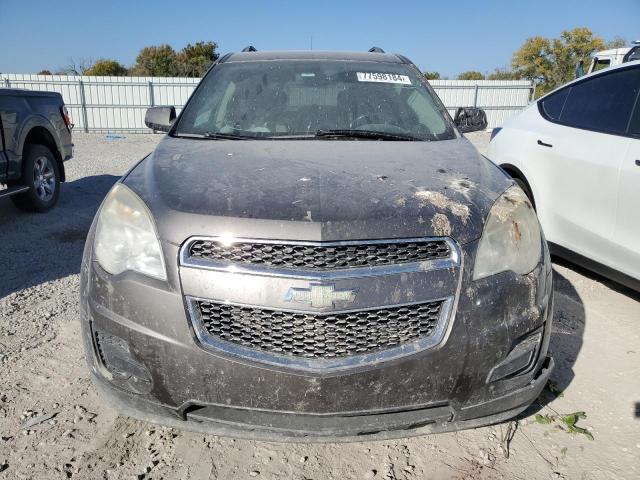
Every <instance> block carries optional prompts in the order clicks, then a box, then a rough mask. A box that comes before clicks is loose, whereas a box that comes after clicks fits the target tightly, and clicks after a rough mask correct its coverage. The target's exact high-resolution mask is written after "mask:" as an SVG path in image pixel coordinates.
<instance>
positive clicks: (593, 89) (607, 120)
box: [560, 68, 640, 134]
mask: <svg viewBox="0 0 640 480" xmlns="http://www.w3.org/2000/svg"><path fill="white" fill-rule="evenodd" d="M639 90H640V68H633V69H625V70H620V71H617V72H611V73H608V74H604V75H601V76H598V77H595V78H592V79H589V80H586V81H584V82H581V83H577V84H575V85H573V86H572V87H571V89H569V96H568V97H567V100H566V102H565V104H564V108H563V109H562V113H561V115H560V123H563V124H565V125H568V126H570V127H576V128H584V129H587V130H596V131H600V132H607V133H618V134H620V133H626V131H627V125H628V123H629V117H630V116H631V111H632V109H633V107H634V105H635V101H636V97H637V96H638V91H639Z"/></svg>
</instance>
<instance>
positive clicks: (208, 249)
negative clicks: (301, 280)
mask: <svg viewBox="0 0 640 480" xmlns="http://www.w3.org/2000/svg"><path fill="white" fill-rule="evenodd" d="M189 256H190V257H192V258H197V259H206V260H213V261H220V262H229V263H243V264H253V265H264V266H268V267H279V268H287V269H300V270H335V269H345V268H357V267H376V266H381V265H397V264H402V263H411V262H423V261H428V260H436V259H442V258H449V257H450V256H451V250H450V248H449V244H448V243H447V242H446V241H444V240H424V241H406V242H402V241H401V242H390V243H361V244H347V245H328V246H322V245H303V244H297V245H288V244H277V243H276V244H272V243H251V242H236V243H233V244H231V245H226V244H224V243H221V242H218V241H216V240H196V241H194V242H193V243H192V244H191V246H190V248H189Z"/></svg>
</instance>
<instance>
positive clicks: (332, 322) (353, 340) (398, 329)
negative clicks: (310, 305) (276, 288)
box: [195, 300, 443, 359]
mask: <svg viewBox="0 0 640 480" xmlns="http://www.w3.org/2000/svg"><path fill="white" fill-rule="evenodd" d="M195 304H196V307H197V311H198V313H199V315H200V319H201V321H202V326H203V327H204V330H205V331H206V332H207V333H208V334H209V335H210V336H211V337H213V338H215V339H218V340H224V341H226V342H231V343H235V344H240V345H243V346H245V347H249V348H253V349H257V350H261V351H265V352H269V353H273V354H278V355H288V356H292V357H306V358H316V359H323V358H337V357H346V356H350V355H360V354H364V353H370V352H374V351H379V350H385V349H389V348H393V347H397V346H400V345H402V344H404V343H407V342H410V341H413V340H418V339H420V338H424V337H429V336H431V335H432V333H433V332H434V329H435V328H436V326H437V325H438V322H439V319H440V313H441V310H442V305H443V302H442V301H435V302H430V303H421V304H415V305H406V306H399V307H392V308H381V309H375V310H362V311H356V312H341V313H331V314H314V313H302V312H285V311H280V310H269V309H263V308H256V307H243V306H236V305H229V304H220V303H213V302H208V301H204V300H197V301H195Z"/></svg>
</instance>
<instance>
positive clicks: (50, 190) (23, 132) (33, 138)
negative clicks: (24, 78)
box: [0, 88, 73, 212]
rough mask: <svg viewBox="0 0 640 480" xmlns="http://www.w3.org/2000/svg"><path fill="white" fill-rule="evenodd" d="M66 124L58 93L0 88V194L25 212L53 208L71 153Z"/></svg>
mask: <svg viewBox="0 0 640 480" xmlns="http://www.w3.org/2000/svg"><path fill="white" fill-rule="evenodd" d="M72 127H73V124H72V123H71V119H70V118H69V114H68V112H67V109H66V107H65V105H64V101H63V100H62V96H61V95H60V94H59V93H54V92H34V91H30V90H19V89H9V88H0V198H3V197H7V196H10V197H11V199H12V200H13V203H14V204H15V205H16V206H17V207H18V208H20V209H22V210H26V211H30V212H44V211H47V210H49V209H50V208H51V207H53V206H54V205H55V204H56V202H57V201H58V196H59V194H60V182H64V181H65V171H64V163H63V162H64V161H65V160H68V159H70V158H71V156H72V154H73V143H72V142H71V129H72Z"/></svg>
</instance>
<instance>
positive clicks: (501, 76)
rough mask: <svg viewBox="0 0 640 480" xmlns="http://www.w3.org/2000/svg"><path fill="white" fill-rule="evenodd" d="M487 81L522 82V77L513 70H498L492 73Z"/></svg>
mask: <svg viewBox="0 0 640 480" xmlns="http://www.w3.org/2000/svg"><path fill="white" fill-rule="evenodd" d="M487 80H522V77H521V76H520V75H519V74H518V73H517V72H514V71H513V70H507V69H506V68H496V69H495V70H494V71H493V73H490V74H489V75H488V76H487Z"/></svg>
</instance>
